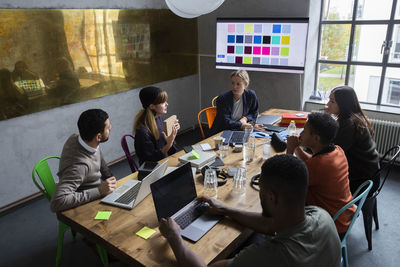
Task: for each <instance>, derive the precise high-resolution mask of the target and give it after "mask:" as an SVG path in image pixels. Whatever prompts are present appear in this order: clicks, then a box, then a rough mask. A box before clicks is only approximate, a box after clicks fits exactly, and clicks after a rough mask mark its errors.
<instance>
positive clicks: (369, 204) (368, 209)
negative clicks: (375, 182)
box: [362, 198, 374, 250]
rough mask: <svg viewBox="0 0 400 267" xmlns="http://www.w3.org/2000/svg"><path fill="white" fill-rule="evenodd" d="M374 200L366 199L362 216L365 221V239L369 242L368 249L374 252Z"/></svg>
mask: <svg viewBox="0 0 400 267" xmlns="http://www.w3.org/2000/svg"><path fill="white" fill-rule="evenodd" d="M373 204H374V199H368V198H367V199H366V200H365V202H364V205H363V207H362V214H363V219H364V230H365V237H366V238H367V241H368V249H369V250H372V209H373Z"/></svg>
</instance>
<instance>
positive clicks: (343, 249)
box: [342, 245, 349, 267]
mask: <svg viewBox="0 0 400 267" xmlns="http://www.w3.org/2000/svg"><path fill="white" fill-rule="evenodd" d="M342 256H343V261H344V267H348V266H349V260H348V258H347V246H346V245H345V246H343V247H342Z"/></svg>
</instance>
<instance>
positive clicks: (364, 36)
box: [353, 25, 387, 62]
mask: <svg viewBox="0 0 400 267" xmlns="http://www.w3.org/2000/svg"><path fill="white" fill-rule="evenodd" d="M386 28H387V26H386V25H357V26H356V34H355V38H354V46H353V47H354V48H353V60H355V61H372V62H381V61H382V56H383V53H382V54H381V47H382V44H383V41H384V40H385V38H386ZM372 36H373V37H372Z"/></svg>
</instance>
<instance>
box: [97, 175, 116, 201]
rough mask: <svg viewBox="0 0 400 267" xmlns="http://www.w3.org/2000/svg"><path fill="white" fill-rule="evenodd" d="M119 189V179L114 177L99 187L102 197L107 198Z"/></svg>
mask: <svg viewBox="0 0 400 267" xmlns="http://www.w3.org/2000/svg"><path fill="white" fill-rule="evenodd" d="M116 187H117V179H115V177H114V176H112V177H110V178H107V179H106V180H104V181H103V182H102V183H101V184H100V185H99V187H98V189H99V192H100V195H101V196H106V195H108V194H110V193H111V192H112V191H114V190H115V188H116Z"/></svg>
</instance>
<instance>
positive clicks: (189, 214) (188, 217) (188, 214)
mask: <svg viewBox="0 0 400 267" xmlns="http://www.w3.org/2000/svg"><path fill="white" fill-rule="evenodd" d="M206 207H208V205H207V204H205V203H203V202H198V203H196V204H195V205H193V206H191V207H190V208H189V209H187V210H186V211H185V212H184V213H182V214H180V215H179V216H177V217H176V218H175V219H174V220H175V222H176V223H177V224H178V225H179V226H180V227H181V229H185V228H186V227H187V226H188V225H189V224H191V223H192V222H193V221H194V220H196V219H197V218H199V217H200V216H201V215H202V214H203V213H204V212H205V210H206Z"/></svg>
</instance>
